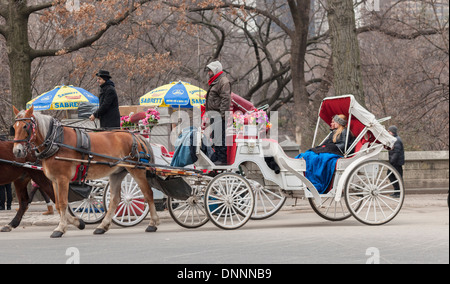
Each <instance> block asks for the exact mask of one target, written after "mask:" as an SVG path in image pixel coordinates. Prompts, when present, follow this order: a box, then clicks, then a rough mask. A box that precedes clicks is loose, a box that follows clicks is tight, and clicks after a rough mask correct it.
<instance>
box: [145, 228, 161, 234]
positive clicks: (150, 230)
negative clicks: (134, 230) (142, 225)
mask: <svg viewBox="0 0 450 284" xmlns="http://www.w3.org/2000/svg"><path fill="white" fill-rule="evenodd" d="M156 230H158V228H156V227H155V226H148V227H147V229H145V232H147V233H154V232H156Z"/></svg>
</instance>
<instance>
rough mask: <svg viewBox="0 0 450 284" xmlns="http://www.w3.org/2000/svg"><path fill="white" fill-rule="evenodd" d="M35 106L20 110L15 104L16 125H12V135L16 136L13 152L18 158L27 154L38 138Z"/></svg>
mask: <svg viewBox="0 0 450 284" xmlns="http://www.w3.org/2000/svg"><path fill="white" fill-rule="evenodd" d="M33 109H34V108H33V106H32V107H31V108H30V109H28V110H22V111H19V110H18V109H17V108H16V107H14V106H13V110H14V114H15V122H14V125H13V126H11V133H10V134H11V136H14V148H13V153H14V156H16V157H17V158H24V157H26V156H27V153H28V149H29V147H30V145H31V144H32V143H34V141H35V140H36V120H35V117H34V115H33Z"/></svg>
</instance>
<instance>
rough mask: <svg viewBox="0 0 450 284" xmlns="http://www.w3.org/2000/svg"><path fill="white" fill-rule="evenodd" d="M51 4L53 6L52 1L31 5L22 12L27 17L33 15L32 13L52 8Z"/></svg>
mask: <svg viewBox="0 0 450 284" xmlns="http://www.w3.org/2000/svg"><path fill="white" fill-rule="evenodd" d="M53 4H54V1H48V2H46V3H41V4H36V5H33V6H28V7H27V8H26V9H25V10H24V12H25V13H27V14H28V15H29V14H31V13H34V12H37V11H40V10H44V9H48V8H50V7H52V6H53Z"/></svg>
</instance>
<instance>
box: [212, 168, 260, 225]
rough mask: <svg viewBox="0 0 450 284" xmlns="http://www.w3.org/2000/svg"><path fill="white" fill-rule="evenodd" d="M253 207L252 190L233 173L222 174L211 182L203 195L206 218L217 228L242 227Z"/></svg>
mask: <svg viewBox="0 0 450 284" xmlns="http://www.w3.org/2000/svg"><path fill="white" fill-rule="evenodd" d="M254 207H255V197H254V193H253V189H252V187H251V185H250V183H249V182H248V181H247V179H246V178H245V177H243V176H241V175H238V174H235V173H222V174H220V175H218V176H216V177H215V178H213V179H212V180H211V182H210V183H209V185H208V187H207V188H206V193H205V209H206V212H207V214H208V218H209V219H210V220H211V221H212V222H213V223H214V224H215V225H216V226H217V227H219V228H222V229H225V230H233V229H237V228H240V227H242V226H243V225H244V224H245V223H247V222H248V220H249V219H250V217H251V216H252V213H253V210H254Z"/></svg>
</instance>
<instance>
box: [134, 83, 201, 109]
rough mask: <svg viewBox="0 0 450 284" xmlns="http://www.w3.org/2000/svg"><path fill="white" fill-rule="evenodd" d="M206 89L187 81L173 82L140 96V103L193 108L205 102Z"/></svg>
mask: <svg viewBox="0 0 450 284" xmlns="http://www.w3.org/2000/svg"><path fill="white" fill-rule="evenodd" d="M205 96H206V91H205V90H203V89H201V88H199V87H196V86H194V85H191V84H189V83H186V82H181V81H179V82H172V83H170V84H167V85H163V86H160V87H158V88H156V89H153V90H151V91H150V92H148V93H147V94H145V95H143V96H142V97H140V98H139V104H140V105H146V106H154V107H156V106H162V107H169V106H171V107H177V108H179V107H181V108H192V107H200V106H201V105H203V104H204V103H205V101H206V100H205Z"/></svg>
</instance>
